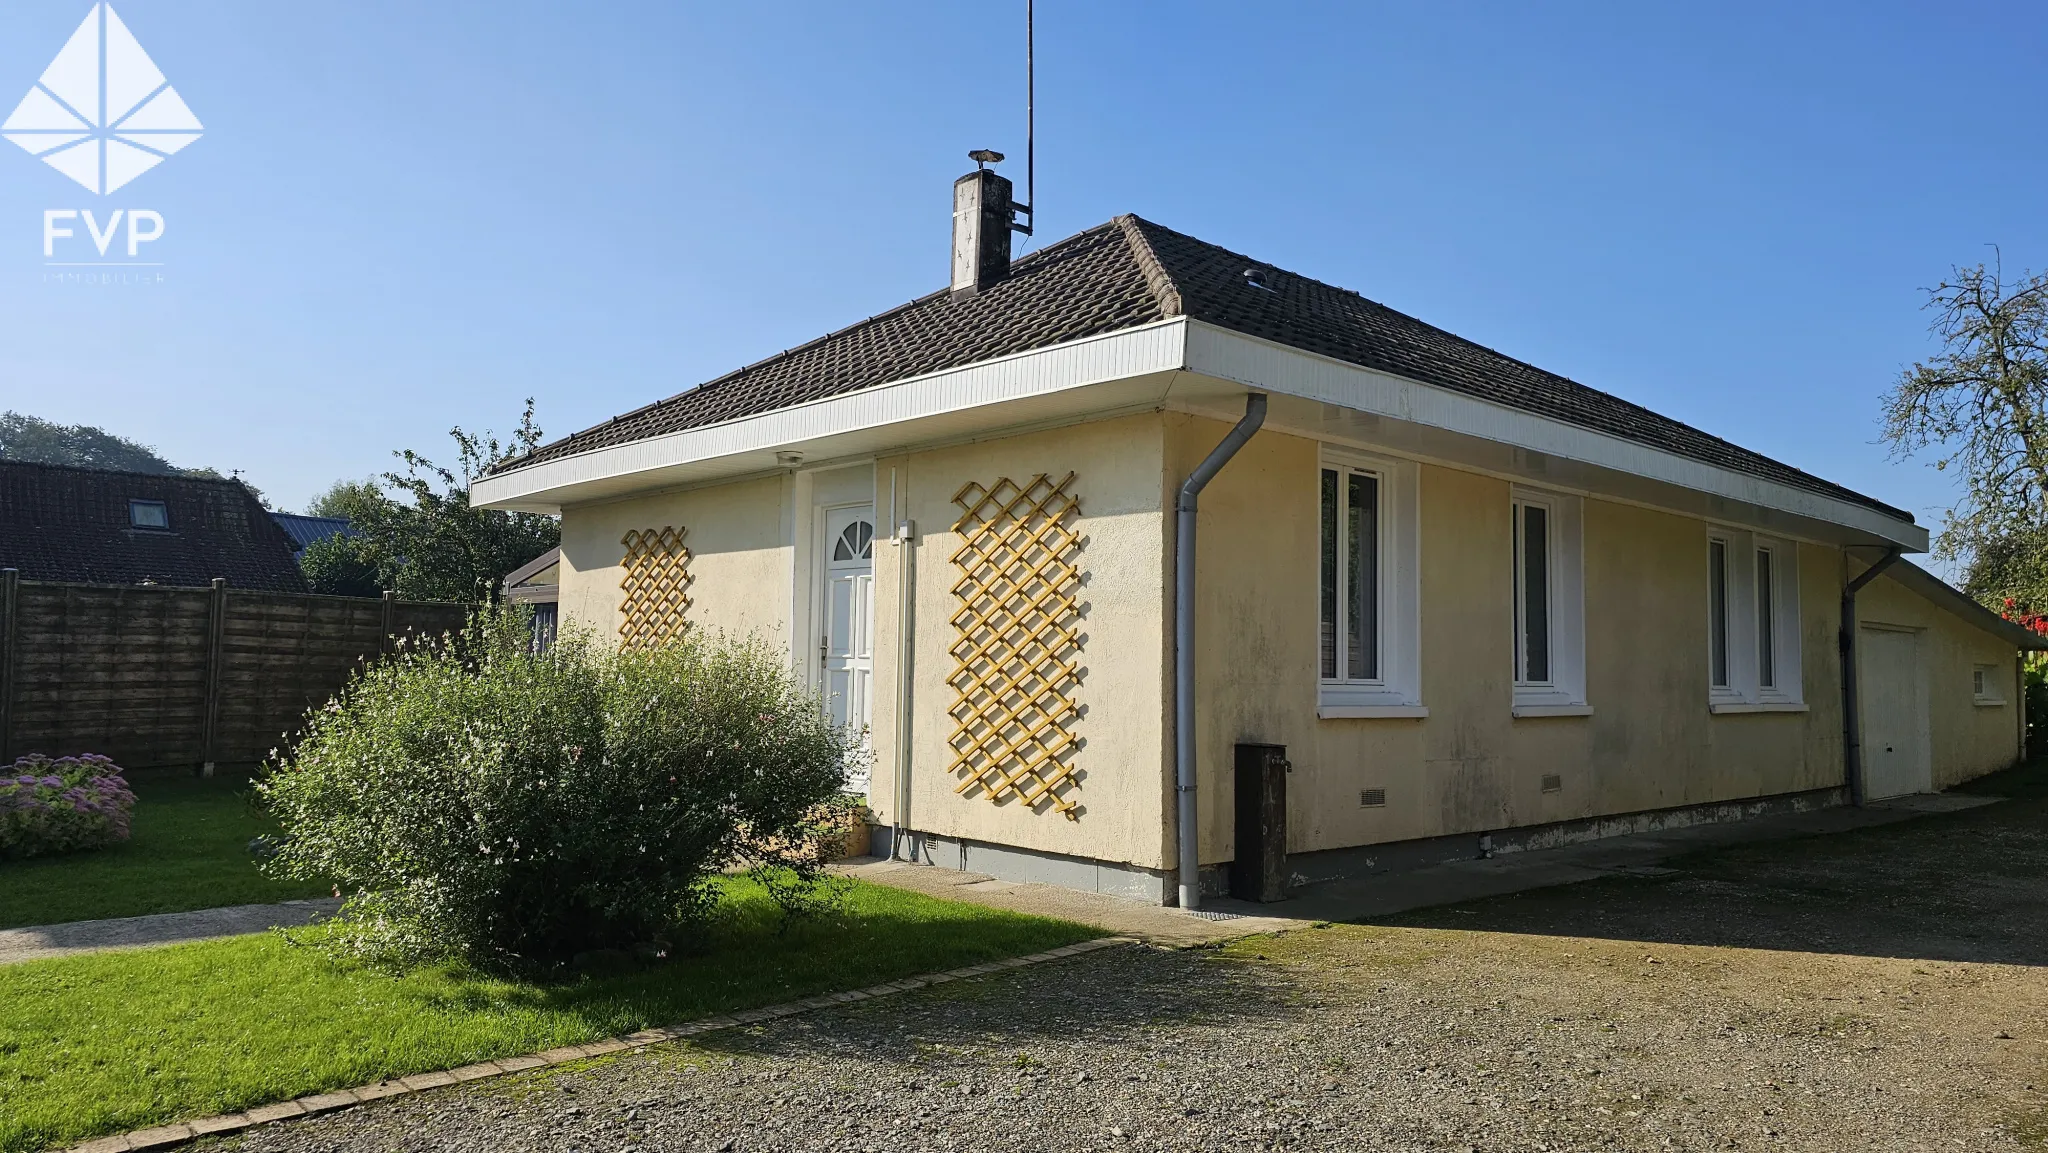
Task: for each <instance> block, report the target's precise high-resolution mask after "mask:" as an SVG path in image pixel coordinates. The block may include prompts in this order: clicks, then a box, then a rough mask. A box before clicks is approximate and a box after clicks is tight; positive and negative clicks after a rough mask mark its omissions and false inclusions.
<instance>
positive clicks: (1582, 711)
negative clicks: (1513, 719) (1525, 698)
mask: <svg viewBox="0 0 2048 1153" xmlns="http://www.w3.org/2000/svg"><path fill="white" fill-rule="evenodd" d="M1511 712H1512V714H1513V715H1514V716H1517V717H1590V716H1592V715H1593V706H1592V705H1516V706H1515V707H1514V708H1513V709H1512V710H1511Z"/></svg>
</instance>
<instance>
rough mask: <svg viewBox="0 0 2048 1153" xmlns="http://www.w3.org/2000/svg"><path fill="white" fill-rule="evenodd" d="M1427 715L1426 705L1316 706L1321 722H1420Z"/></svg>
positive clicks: (1317, 715)
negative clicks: (1396, 719)
mask: <svg viewBox="0 0 2048 1153" xmlns="http://www.w3.org/2000/svg"><path fill="white" fill-rule="evenodd" d="M1428 715H1429V706H1428V705H1317V706H1316V719H1317V720H1323V721H1350V720H1372V719H1375V718H1381V717H1388V718H1409V719H1415V720H1420V719H1421V718H1423V717H1426V716H1428Z"/></svg>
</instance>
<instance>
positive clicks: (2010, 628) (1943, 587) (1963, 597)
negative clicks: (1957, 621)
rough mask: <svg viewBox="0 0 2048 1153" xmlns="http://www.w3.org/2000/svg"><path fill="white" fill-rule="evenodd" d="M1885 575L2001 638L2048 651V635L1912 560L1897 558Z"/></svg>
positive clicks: (2038, 650)
mask: <svg viewBox="0 0 2048 1153" xmlns="http://www.w3.org/2000/svg"><path fill="white" fill-rule="evenodd" d="M1884 575H1885V576H1887V577H1889V578H1891V579H1892V580H1893V581H1896V582H1897V583H1899V584H1900V585H1903V586H1905V587H1906V588H1908V589H1910V590H1912V591H1913V592H1916V593H1919V594H1920V595H1921V596H1922V597H1925V598H1926V599H1927V600H1929V601H1931V602H1932V603H1933V604H1934V605H1936V606H1937V607H1939V608H1943V609H1947V610H1948V611H1949V612H1950V613H1952V614H1954V615H1955V616H1958V617H1961V618H1962V619H1963V620H1964V621H1966V622H1968V623H1969V624H1973V625H1975V626H1977V627H1978V628H1980V629H1983V630H1984V631H1985V632H1987V633H1990V634H1991V635H1993V636H1995V637H1999V638H2000V639H2003V640H2007V641H2011V642H2012V644H2013V647H2015V648H2019V649H2026V650H2030V651H2034V652H2048V637H2044V636H2042V635H2041V634H2039V633H2037V632H2035V631H2034V630H2032V629H2030V628H2028V627H2026V626H2025V625H2023V624H2021V623H2019V622H2018V621H2014V620H2007V619H2006V618H2005V617H2002V616H1999V615H1998V614H1997V613H1995V612H1992V611H1991V610H1990V609H1988V608H1986V607H1984V606H1983V605H1982V604H1979V603H1978V602H1977V600H1976V599H1975V598H1973V597H1971V596H1970V594H1968V593H1966V592H1964V591H1962V590H1961V589H1959V588H1956V587H1955V586H1954V585H1951V584H1949V583H1948V582H1947V581H1945V580H1942V579H1941V578H1940V577H1938V576H1935V575H1934V574H1933V573H1931V572H1928V571H1927V570H1926V569H1924V568H1921V567H1920V566H1919V565H1916V564H1914V563H1913V562H1912V561H1909V560H1905V559H1903V558H1901V559H1899V560H1896V561H1893V562H1892V565H1891V567H1890V568H1887V569H1885V570H1884Z"/></svg>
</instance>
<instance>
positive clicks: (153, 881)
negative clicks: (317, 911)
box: [0, 770, 325, 929]
mask: <svg viewBox="0 0 2048 1153" xmlns="http://www.w3.org/2000/svg"><path fill="white" fill-rule="evenodd" d="M130 784H132V785H133V786H134V789H135V795H136V803H135V824H134V835H133V836H132V837H130V838H129V840H128V842H127V843H126V844H122V845H116V846H114V847H113V848H109V849H100V850H97V851H94V852H89V853H72V854H68V855H65V856H60V857H42V858H38V859H36V860H31V861H8V862H4V863H0V929H5V928H12V927H14V926H17V925H50V924H56V923H58V922H60V921H83V920H90V919H93V918H97V917H133V916H139V915H141V914H144V913H174V912H179V911H182V910H185V909H210V908H215V907H217V906H220V905H248V904H257V903H261V902H269V901H284V900H290V899H292V898H294V897H317V896H324V895H325V892H324V891H323V890H322V889H321V888H320V887H319V886H307V885H303V884H287V883H283V882H278V881H272V880H270V879H268V878H266V877H265V876H263V874H261V873H259V872H257V871H256V864H255V861H254V860H253V859H252V858H251V857H250V856H249V849H248V844H249V838H251V837H253V836H256V835H257V834H259V833H274V832H276V831H277V826H276V825H274V824H272V823H271V822H270V821H268V820H266V819H264V818H263V817H262V816H261V815H259V814H257V813H256V812H254V811H252V810H251V809H250V807H249V804H248V800H247V797H248V791H249V782H248V779H247V778H246V777H241V776H222V777H214V778H211V779H206V780H202V779H200V778H199V777H196V776H193V775H192V774H190V773H187V772H178V771H168V770H167V771H161V772H145V773H136V774H133V775H132V776H131V777H130Z"/></svg>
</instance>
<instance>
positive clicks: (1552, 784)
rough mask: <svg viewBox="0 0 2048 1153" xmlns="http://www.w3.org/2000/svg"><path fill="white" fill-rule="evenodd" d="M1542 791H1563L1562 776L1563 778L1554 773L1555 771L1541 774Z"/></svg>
mask: <svg viewBox="0 0 2048 1153" xmlns="http://www.w3.org/2000/svg"><path fill="white" fill-rule="evenodd" d="M1543 791H1544V792H1546V793H1561V792H1563V791H1564V778H1563V777H1562V776H1559V775H1558V774H1556V773H1545V774H1543Z"/></svg>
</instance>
